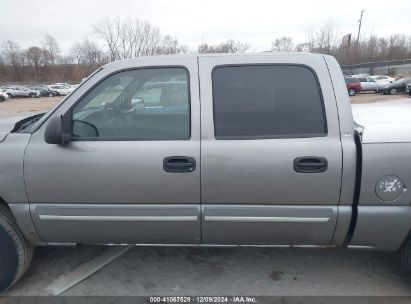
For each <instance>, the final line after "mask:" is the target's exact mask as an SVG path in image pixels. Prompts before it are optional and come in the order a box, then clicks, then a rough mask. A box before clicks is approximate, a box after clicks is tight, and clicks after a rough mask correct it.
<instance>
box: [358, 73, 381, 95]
mask: <svg viewBox="0 0 411 304" xmlns="http://www.w3.org/2000/svg"><path fill="white" fill-rule="evenodd" d="M358 79H359V80H360V83H361V92H365V91H374V92H376V93H377V92H378V90H379V88H380V83H378V82H377V81H376V80H375V79H374V78H372V77H370V76H364V77H358Z"/></svg>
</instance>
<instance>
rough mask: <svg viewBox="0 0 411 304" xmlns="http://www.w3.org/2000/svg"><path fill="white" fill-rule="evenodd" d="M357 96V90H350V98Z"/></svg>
mask: <svg viewBox="0 0 411 304" xmlns="http://www.w3.org/2000/svg"><path fill="white" fill-rule="evenodd" d="M355 94H357V91H356V90H355V89H348V95H349V96H355Z"/></svg>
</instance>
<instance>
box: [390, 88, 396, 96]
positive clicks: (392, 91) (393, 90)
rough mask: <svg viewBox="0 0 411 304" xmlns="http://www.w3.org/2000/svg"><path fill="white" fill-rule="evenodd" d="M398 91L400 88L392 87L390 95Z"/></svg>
mask: <svg viewBox="0 0 411 304" xmlns="http://www.w3.org/2000/svg"><path fill="white" fill-rule="evenodd" d="M397 93H398V90H397V89H395V88H392V89H391V90H390V95H397Z"/></svg>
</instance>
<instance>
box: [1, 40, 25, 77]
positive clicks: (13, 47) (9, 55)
mask: <svg viewBox="0 0 411 304" xmlns="http://www.w3.org/2000/svg"><path fill="white" fill-rule="evenodd" d="M2 54H3V57H4V61H5V64H9V65H11V66H12V69H13V73H14V78H15V79H17V80H21V78H22V75H21V66H22V55H21V51H20V46H19V45H18V44H17V42H14V41H12V40H6V41H3V44H2Z"/></svg>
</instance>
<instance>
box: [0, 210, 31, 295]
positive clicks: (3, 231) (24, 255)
mask: <svg viewBox="0 0 411 304" xmlns="http://www.w3.org/2000/svg"><path fill="white" fill-rule="evenodd" d="M0 246H1V250H0V269H1V271H0V292H2V291H5V290H7V289H8V288H10V287H11V286H13V285H14V284H15V283H16V282H17V281H18V280H19V279H20V278H21V276H22V275H23V274H24V273H25V272H26V270H27V268H28V267H29V265H30V263H31V260H32V258H33V247H32V246H31V245H30V244H29V243H28V242H27V240H26V239H25V238H24V236H23V234H22V233H21V231H20V229H19V228H18V226H17V223H16V221H15V219H14V218H13V215H12V214H11V212H10V210H9V209H8V208H7V207H6V206H5V205H3V204H0Z"/></svg>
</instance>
